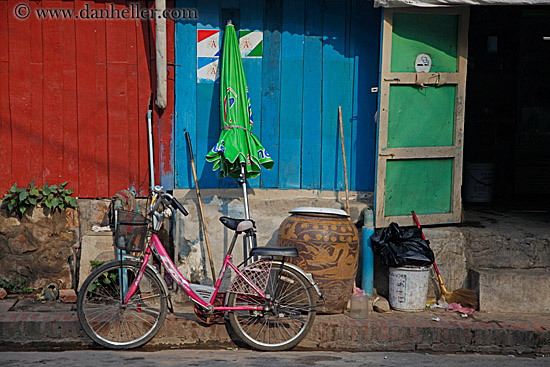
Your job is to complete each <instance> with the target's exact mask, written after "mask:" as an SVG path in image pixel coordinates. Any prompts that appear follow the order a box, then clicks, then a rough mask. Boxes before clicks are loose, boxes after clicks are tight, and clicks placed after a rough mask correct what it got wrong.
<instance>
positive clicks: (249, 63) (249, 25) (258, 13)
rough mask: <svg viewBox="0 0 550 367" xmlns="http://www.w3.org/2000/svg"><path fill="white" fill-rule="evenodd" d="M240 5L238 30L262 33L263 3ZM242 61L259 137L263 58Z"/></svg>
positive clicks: (252, 0) (247, 0) (253, 0)
mask: <svg viewBox="0 0 550 367" xmlns="http://www.w3.org/2000/svg"><path fill="white" fill-rule="evenodd" d="M240 5H241V11H240V29H241V30H249V31H263V15H264V4H263V2H262V1H258V0H241V1H240ZM242 60H243V69H244V74H245V76H246V83H247V86H248V93H249V96H250V103H251V105H252V116H253V121H254V127H253V132H254V134H255V135H257V136H258V137H259V136H260V132H261V111H262V79H263V75H262V64H263V57H253V58H251V57H245V58H243V59H242ZM268 153H269V150H268ZM264 171H267V170H266V169H264V168H262V174H263V172H264ZM233 181H234V180H233ZM248 183H249V185H250V187H252V188H254V187H260V185H261V183H260V177H256V178H254V179H252V180H249V181H248ZM232 186H235V183H234V182H233V183H232Z"/></svg>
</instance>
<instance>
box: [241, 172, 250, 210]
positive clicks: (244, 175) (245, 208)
mask: <svg viewBox="0 0 550 367" xmlns="http://www.w3.org/2000/svg"><path fill="white" fill-rule="evenodd" d="M239 178H240V179H239V183H240V184H241V185H242V187H243V197H244V217H245V219H250V212H249V211H248V192H247V188H246V174H245V168H244V164H241V175H240V176H239Z"/></svg>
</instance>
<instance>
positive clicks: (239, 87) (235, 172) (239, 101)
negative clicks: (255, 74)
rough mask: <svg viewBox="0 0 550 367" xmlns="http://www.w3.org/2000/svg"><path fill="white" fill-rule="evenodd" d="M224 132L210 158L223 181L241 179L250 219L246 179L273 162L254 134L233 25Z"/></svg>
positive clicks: (224, 77)
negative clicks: (228, 178)
mask: <svg viewBox="0 0 550 367" xmlns="http://www.w3.org/2000/svg"><path fill="white" fill-rule="evenodd" d="M220 117H221V129H222V131H221V133H220V139H219V141H218V143H217V144H216V145H215V146H214V147H213V148H212V150H211V151H210V152H209V153H208V154H207V155H206V160H207V161H209V162H212V163H214V166H213V168H212V170H214V171H215V170H217V169H219V170H220V178H222V177H226V176H230V177H233V178H234V179H237V180H240V181H239V182H240V183H242V184H243V191H244V195H245V211H246V214H247V218H248V200H247V197H246V195H247V193H246V179H248V178H254V177H257V176H258V175H259V174H260V171H261V166H264V167H265V168H267V169H271V168H273V160H272V159H271V157H270V156H269V154H268V153H267V151H266V150H265V148H264V147H263V146H262V144H261V143H260V140H259V139H258V137H256V135H254V134H253V133H252V127H253V120H252V108H251V105H250V97H249V95H248V87H247V86H246V78H245V76H244V69H243V63H242V60H241V54H240V52H239V44H238V42H237V34H236V33H235V27H234V26H233V24H231V23H228V25H227V26H226V27H225V36H224V41H223V48H222V73H221V81H220Z"/></svg>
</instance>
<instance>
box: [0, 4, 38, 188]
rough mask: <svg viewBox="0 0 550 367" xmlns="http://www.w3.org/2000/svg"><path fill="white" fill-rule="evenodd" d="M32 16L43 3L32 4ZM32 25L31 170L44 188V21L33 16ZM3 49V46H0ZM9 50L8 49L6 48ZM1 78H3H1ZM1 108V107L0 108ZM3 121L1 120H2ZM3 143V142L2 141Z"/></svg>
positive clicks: (32, 174) (36, 182)
mask: <svg viewBox="0 0 550 367" xmlns="http://www.w3.org/2000/svg"><path fill="white" fill-rule="evenodd" d="M29 5H30V7H31V14H33V13H34V12H35V10H36V9H38V8H40V7H41V6H42V4H41V3H37V2H30V3H29ZM29 21H30V25H31V45H32V47H31V60H30V61H31V65H30V73H31V101H30V102H31V116H30V117H31V130H30V141H29V143H30V151H29V153H30V156H31V157H32V158H31V161H30V170H31V177H33V178H34V179H35V184H36V185H37V186H42V185H43V184H44V183H43V182H42V171H43V156H42V146H43V144H44V140H43V134H42V129H43V126H44V125H43V124H44V117H43V112H42V110H43V93H42V88H43V82H42V76H43V64H42V55H43V53H42V52H43V45H42V21H41V20H39V19H38V18H37V17H35V16H31V17H30V19H29ZM0 47H2V46H0ZM6 49H7V48H6ZM0 78H1V76H0ZM0 108H1V107H0ZM0 119H1V118H0ZM2 141H3V140H2Z"/></svg>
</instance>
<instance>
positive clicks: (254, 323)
mask: <svg viewBox="0 0 550 367" xmlns="http://www.w3.org/2000/svg"><path fill="white" fill-rule="evenodd" d="M161 204H163V205H162V206H164V207H170V208H171V209H172V210H179V211H181V213H182V214H183V215H188V212H187V211H186V210H185V208H184V207H183V206H182V205H181V203H179V202H178V200H177V199H176V198H174V197H173V196H172V195H170V194H169V193H166V192H165V191H164V190H163V189H162V187H159V186H157V187H155V188H154V190H153V194H152V198H151V206H150V209H149V212H148V216H151V215H152V216H153V217H154V218H156V221H155V225H154V226H151V225H150V224H148V223H149V221H148V220H146V219H145V217H143V216H141V215H139V214H137V213H131V212H125V213H123V214H122V217H121V218H118V222H117V223H118V227H117V229H116V231H115V246H117V248H119V249H120V250H125V252H126V254H122V251H121V256H120V259H119V260H113V261H111V262H108V263H105V264H103V265H101V266H100V267H98V268H97V269H96V270H94V271H93V272H92V273H91V274H90V276H88V278H87V279H86V281H85V282H84V284H83V285H82V287H81V289H80V291H79V294H78V301H77V313H78V319H79V321H80V325H81V326H82V328H83V329H84V331H85V332H86V334H87V335H88V336H89V337H90V338H91V339H92V340H93V341H95V342H96V343H98V344H100V345H102V346H104V347H107V348H113V349H130V348H137V347H140V346H142V345H144V344H146V343H147V342H149V341H150V340H151V339H152V338H153V337H154V336H155V335H156V334H157V332H158V331H159V330H160V328H161V326H162V324H163V322H164V320H165V317H166V314H167V312H168V310H170V311H171V312H173V309H172V303H171V300H170V294H169V291H168V287H167V285H166V283H165V281H164V279H163V277H162V276H161V275H160V273H159V271H158V270H157V268H156V267H155V266H152V265H151V264H150V261H149V260H150V256H151V254H154V255H155V257H157V258H158V260H159V262H160V263H161V264H162V265H163V266H164V268H165V270H166V271H167V272H168V274H170V276H171V277H172V278H173V279H174V281H175V282H176V283H177V284H178V285H179V286H180V287H181V288H183V290H184V291H185V292H186V294H187V295H188V296H189V298H190V299H191V301H193V303H194V305H195V314H196V315H197V316H198V317H199V319H201V320H202V321H205V322H207V321H210V320H212V319H216V318H221V317H224V319H225V324H226V327H227V328H228V331H229V332H230V334H232V335H233V336H237V337H238V339H240V340H241V341H242V342H244V343H246V344H247V345H248V346H250V347H251V348H254V349H258V350H266V351H279V350H287V349H290V348H293V347H295V346H296V345H298V343H300V341H301V340H302V339H303V338H304V337H305V336H306V335H307V333H308V331H309V330H310V328H311V326H312V325H313V321H314V319H315V314H316V307H317V306H319V305H321V304H324V302H323V301H321V302H318V301H317V300H318V299H320V300H323V295H322V293H321V291H320V290H319V288H318V286H317V284H316V283H315V282H314V281H313V278H312V276H311V275H310V274H306V273H305V272H304V271H303V270H301V269H300V268H298V267H297V266H295V265H293V264H290V263H286V262H285V259H286V258H288V257H295V256H298V253H297V251H296V249H295V248H292V247H255V248H253V249H252V250H251V251H250V254H249V259H250V258H252V257H255V258H260V259H259V260H258V261H255V262H253V263H251V264H250V265H246V266H244V264H245V263H246V262H244V263H243V264H241V265H240V266H235V265H234V264H233V263H232V262H231V259H232V256H231V253H232V251H233V248H234V246H235V243H236V241H237V238H238V236H239V235H240V234H244V235H245V236H250V237H252V240H253V241H254V243H255V239H256V232H255V229H254V228H255V226H254V222H253V221H252V220H245V219H231V218H228V217H222V218H220V221H221V222H222V223H223V225H225V226H226V227H227V228H229V229H230V230H232V231H234V236H233V239H232V241H231V244H230V246H229V249H228V251H227V253H226V255H225V259H224V262H223V266H222V268H221V271H220V274H219V276H218V278H217V281H216V284H215V286H214V287H211V286H205V285H200V284H192V283H189V281H187V279H185V278H184V277H183V276H182V275H181V273H180V272H179V271H178V269H177V268H176V266H175V265H174V263H173V262H172V260H171V259H170V257H169V256H168V253H167V252H166V249H165V248H164V246H163V245H162V243H161V241H160V240H159V237H158V235H157V234H158V231H159V229H160V228H161V225H162V219H163V216H164V214H163V213H166V210H163V208H162V206H161ZM151 227H152V228H151ZM136 228H137V230H135V229H136ZM148 231H150V232H152V233H151V236H150V240H149V241H146V240H145V238H146V237H148V236H147V232H148ZM145 243H147V246H144V245H145ZM136 251H139V252H140V253H141V255H140V256H132V255H129V254H128V253H135V252H136ZM249 259H248V260H249ZM279 259H281V260H279ZM228 267H230V268H231V269H233V271H234V273H235V276H234V278H233V280H232V281H231V283H230V286H229V287H228V289H227V292H220V285H221V280H222V279H223V277H224V274H225V272H226V270H227V268H228Z"/></svg>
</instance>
